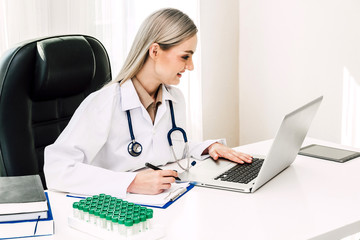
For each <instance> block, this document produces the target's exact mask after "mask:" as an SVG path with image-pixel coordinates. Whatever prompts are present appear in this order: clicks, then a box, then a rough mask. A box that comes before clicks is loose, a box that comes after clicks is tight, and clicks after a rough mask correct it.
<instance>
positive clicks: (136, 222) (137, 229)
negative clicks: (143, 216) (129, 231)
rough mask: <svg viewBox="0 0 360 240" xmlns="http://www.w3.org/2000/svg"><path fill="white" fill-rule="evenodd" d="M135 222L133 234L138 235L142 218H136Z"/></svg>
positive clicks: (134, 218)
mask: <svg viewBox="0 0 360 240" xmlns="http://www.w3.org/2000/svg"><path fill="white" fill-rule="evenodd" d="M133 221H134V226H133V234H137V233H139V232H140V217H139V216H134V217H133Z"/></svg>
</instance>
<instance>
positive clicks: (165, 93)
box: [154, 84, 176, 126]
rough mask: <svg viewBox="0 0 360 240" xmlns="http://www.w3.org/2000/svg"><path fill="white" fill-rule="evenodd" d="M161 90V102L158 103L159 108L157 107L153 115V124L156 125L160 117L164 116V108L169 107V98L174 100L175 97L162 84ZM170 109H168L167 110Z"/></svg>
mask: <svg viewBox="0 0 360 240" xmlns="http://www.w3.org/2000/svg"><path fill="white" fill-rule="evenodd" d="M162 88H163V89H162V90H163V91H162V92H163V96H162V99H163V101H162V103H161V104H160V106H159V108H158V109H157V112H156V117H155V123H154V125H155V126H156V125H157V124H158V122H160V120H161V118H162V117H163V116H164V114H165V112H166V110H167V109H168V108H169V103H168V101H169V100H172V101H173V102H176V99H175V98H174V97H173V96H172V95H171V94H170V92H169V91H168V89H167V87H166V86H165V85H164V84H162ZM169 111H170V110H169Z"/></svg>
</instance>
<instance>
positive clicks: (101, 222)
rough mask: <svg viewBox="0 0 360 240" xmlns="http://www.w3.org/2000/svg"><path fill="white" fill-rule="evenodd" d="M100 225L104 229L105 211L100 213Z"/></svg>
mask: <svg viewBox="0 0 360 240" xmlns="http://www.w3.org/2000/svg"><path fill="white" fill-rule="evenodd" d="M100 227H101V228H103V229H106V212H101V213H100Z"/></svg>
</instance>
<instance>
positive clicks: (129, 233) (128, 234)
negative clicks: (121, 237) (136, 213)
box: [125, 218, 134, 237]
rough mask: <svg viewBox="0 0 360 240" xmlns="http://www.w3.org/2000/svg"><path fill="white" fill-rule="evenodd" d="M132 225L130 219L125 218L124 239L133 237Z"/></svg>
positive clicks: (132, 222)
mask: <svg viewBox="0 0 360 240" xmlns="http://www.w3.org/2000/svg"><path fill="white" fill-rule="evenodd" d="M133 225H134V221H133V220H132V219H129V218H127V219H126V220H125V229H126V237H131V236H132V235H133Z"/></svg>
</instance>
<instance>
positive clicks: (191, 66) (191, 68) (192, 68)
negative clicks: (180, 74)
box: [186, 60, 194, 71]
mask: <svg viewBox="0 0 360 240" xmlns="http://www.w3.org/2000/svg"><path fill="white" fill-rule="evenodd" d="M186 69H187V70H189V71H192V70H194V63H193V61H192V60H189V62H188V63H187V64H186Z"/></svg>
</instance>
